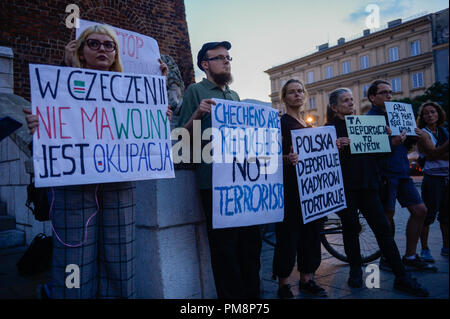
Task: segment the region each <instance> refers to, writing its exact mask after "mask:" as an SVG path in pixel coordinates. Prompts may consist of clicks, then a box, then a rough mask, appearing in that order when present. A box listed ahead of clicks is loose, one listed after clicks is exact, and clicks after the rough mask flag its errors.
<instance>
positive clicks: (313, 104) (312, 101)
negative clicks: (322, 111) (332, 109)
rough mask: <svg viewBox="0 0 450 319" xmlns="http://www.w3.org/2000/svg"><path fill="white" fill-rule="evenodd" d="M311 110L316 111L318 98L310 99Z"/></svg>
mask: <svg viewBox="0 0 450 319" xmlns="http://www.w3.org/2000/svg"><path fill="white" fill-rule="evenodd" d="M308 100H309V103H308V104H309V109H315V108H316V98H315V97H310V98H309V99H308Z"/></svg>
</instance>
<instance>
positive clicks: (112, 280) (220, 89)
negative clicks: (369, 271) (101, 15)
mask: <svg viewBox="0 0 450 319" xmlns="http://www.w3.org/2000/svg"><path fill="white" fill-rule="evenodd" d="M230 49H231V43H230V42H227V41H222V42H209V43H205V44H204V45H203V46H202V48H201V50H200V51H199V52H198V55H197V66H198V67H199V68H200V70H202V71H203V72H204V73H205V75H206V78H204V79H203V80H202V81H201V82H199V83H196V84H192V85H190V86H189V87H188V88H187V90H186V92H185V94H184V97H183V105H182V107H181V114H180V119H179V123H178V124H179V126H180V127H184V128H185V129H187V130H188V131H190V132H192V129H193V125H194V121H201V130H202V133H203V131H204V130H206V129H208V128H210V127H211V114H210V112H211V105H214V104H215V102H214V100H213V99H214V98H217V99H225V100H231V101H240V98H239V95H238V94H237V93H236V92H235V91H233V90H231V89H230V87H229V85H230V84H231V82H232V75H231V61H232V58H231V57H230V55H229V50H230ZM118 52H119V42H118V41H117V37H116V35H115V33H114V32H113V31H111V29H109V28H108V27H106V26H102V25H97V26H93V27H89V28H88V29H86V30H85V31H84V32H83V33H82V34H81V36H80V37H79V38H78V39H77V40H74V41H71V42H70V43H69V44H68V45H67V46H66V55H65V57H64V65H67V66H74V67H81V68H88V69H95V70H106V71H116V72H123V68H122V64H121V61H120V55H119V54H118ZM160 63H161V71H162V73H163V75H166V74H167V66H166V65H165V64H164V63H162V61H160ZM307 96H308V93H307V90H306V87H305V86H304V84H303V82H302V81H300V80H297V79H291V80H289V81H287V82H286V83H285V84H284V86H283V88H282V89H281V96H280V98H281V101H282V102H283V104H284V106H285V110H286V113H285V114H284V115H282V116H281V134H282V153H283V183H284V200H285V203H284V204H285V205H284V220H283V221H282V222H280V223H277V224H276V246H275V251H274V257H273V276H274V278H278V287H279V288H278V296H279V298H282V299H286V298H292V297H293V293H292V287H291V286H290V285H289V284H288V278H289V277H290V276H291V273H292V271H293V268H294V265H295V264H297V268H298V271H299V272H300V277H299V289H300V290H301V291H302V292H304V293H308V294H311V295H314V296H318V297H326V296H327V291H326V290H325V289H324V288H323V287H320V286H319V285H318V284H317V283H316V282H315V281H314V274H315V272H316V271H317V269H318V268H319V266H320V263H321V244H320V234H319V233H320V229H321V223H322V220H321V219H318V220H315V221H312V222H310V223H306V224H304V223H303V221H302V218H301V216H302V213H301V206H300V198H299V193H298V183H297V177H296V176H297V174H296V172H295V166H296V165H297V163H298V158H299V156H298V154H296V153H295V152H294V150H293V147H292V142H291V130H295V129H304V128H307V127H309V126H308V125H307V124H306V123H305V121H304V120H303V118H302V111H303V107H304V105H305V101H307ZM367 96H368V99H369V101H370V102H371V104H372V107H371V109H370V111H369V112H368V113H367V115H383V116H385V117H386V118H387V114H386V109H385V104H384V103H385V102H386V101H390V100H391V99H392V88H391V85H390V84H389V82H386V81H383V80H377V81H375V82H373V83H372V84H371V86H370V87H369V89H368V92H367ZM355 110H356V105H355V103H354V100H353V96H352V91H351V90H350V89H348V88H338V89H336V90H335V91H333V92H332V93H331V94H330V95H329V105H328V109H327V123H326V124H325V125H330V126H334V127H335V129H336V132H337V140H336V145H337V148H338V149H339V155H340V162H341V167H342V175H343V181H344V188H345V195H346V200H347V208H345V209H344V210H343V211H341V212H339V213H338V215H339V217H340V219H341V221H342V225H343V239H344V246H345V253H346V255H347V256H348V259H349V264H350V271H349V277H348V285H349V286H350V287H362V285H363V278H362V276H363V272H362V261H361V254H360V246H359V238H358V237H359V232H360V229H359V228H360V224H359V222H358V210H359V211H361V213H362V214H363V215H364V217H365V218H366V220H367V222H368V224H369V226H370V228H371V229H372V231H373V232H374V234H375V237H376V240H377V243H378V245H379V247H380V250H381V253H382V257H381V260H380V267H381V268H383V269H389V270H391V271H392V272H393V273H394V275H395V280H394V289H397V290H400V291H404V292H406V293H409V294H411V295H415V296H420V297H426V296H428V294H429V292H428V290H427V289H426V288H424V287H423V286H422V285H421V284H419V283H418V281H417V280H416V279H415V278H413V277H412V276H411V275H410V273H409V272H407V270H408V268H414V269H416V270H420V271H436V268H435V267H433V266H432V265H431V264H430V262H433V257H432V256H431V254H430V250H429V247H428V241H427V239H428V233H429V225H430V224H431V223H433V221H434V219H435V218H436V216H437V215H438V220H439V222H440V225H441V230H442V237H443V247H442V250H441V253H442V255H446V256H448V196H447V192H448V163H449V162H448V143H449V142H448V139H449V136H448V130H447V129H446V128H445V127H444V126H443V124H444V123H445V112H443V110H442V108H441V107H440V106H439V104H437V103H434V102H427V103H425V104H424V105H422V106H421V108H420V110H419V116H418V119H417V126H418V129H417V130H416V133H417V137H415V138H413V137H407V136H406V134H405V133H402V134H401V135H399V136H390V137H389V140H390V145H391V149H392V151H391V152H390V153H381V154H376V155H374V154H356V155H355V154H351V152H350V150H349V145H350V139H349V137H348V132H347V129H346V125H345V120H344V117H345V116H346V115H351V114H355ZM24 112H26V113H27V122H28V126H29V129H30V133H32V134H33V133H34V131H35V130H36V128H37V125H38V118H37V117H36V115H33V114H31V111H30V110H24ZM171 115H172V113H171V111H170V110H168V116H169V117H171ZM387 130H388V133H390V130H389V128H388V127H387ZM202 135H203V134H202ZM208 142H209V141H207V140H202V146H204V145H206V144H207V143H208ZM411 143H417V145H418V149H419V151H420V153H421V159H422V162H423V165H424V168H423V172H424V179H423V183H422V196H421V195H420V194H419V192H418V191H417V189H416V187H415V185H414V183H413V181H412V180H411V178H410V176H409V161H408V158H407V149H408V147H409V145H411ZM200 157H201V154H200ZM196 178H197V186H198V189H199V190H200V194H201V199H202V204H203V209H204V213H205V218H206V224H207V234H208V241H209V247H210V253H211V265H212V271H213V275H214V281H215V286H216V291H217V296H218V298H220V299H228V298H232V299H248V298H250V299H257V298H260V266H261V263H260V253H261V246H262V243H261V234H260V229H259V226H247V227H231V228H223V229H214V228H213V227H212V215H213V211H212V164H210V163H206V162H203V161H202V162H201V163H200V164H198V165H197V167H196ZM49 198H50V200H51V221H52V225H53V227H54V228H53V231H54V236H53V238H54V240H53V243H54V251H53V265H52V281H51V282H50V283H48V284H46V285H43V286H42V291H41V292H42V295H44V296H46V297H48V298H133V297H135V293H136V292H135V286H134V279H135V278H134V277H135V258H136V252H135V183H134V182H123V183H107V184H97V185H77V186H63V187H54V188H53V189H52V191H51V192H49ZM422 198H423V201H422ZM397 200H398V201H399V203H400V204H401V205H402V206H403V207H407V209H408V211H409V212H410V217H409V220H408V223H407V227H406V252H405V254H404V256H403V257H401V255H400V252H399V249H398V247H397V245H396V242H395V240H394V229H395V225H394V213H395V203H396V201H397ZM85 227H86V229H87V232H86V236H84V237H83V235H84V233H83V231H80V229H84V228H85ZM80 234H81V235H80ZM419 239H420V242H421V247H422V251H421V254H420V255H419V254H417V253H416V249H417V244H418V242H419ZM67 264H77V265H79V266H80V274H81V276H82V277H81V278H82V280H81V286H80V288H78V289H68V288H67V287H66V286H65V276H66V273H65V267H66V265H67Z"/></svg>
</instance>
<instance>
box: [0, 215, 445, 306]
mask: <svg viewBox="0 0 450 319" xmlns="http://www.w3.org/2000/svg"><path fill="white" fill-rule="evenodd" d="M408 216H409V213H408V211H407V210H406V209H401V208H400V207H397V212H396V217H395V221H396V242H397V245H398V246H399V249H400V253H401V254H402V255H403V254H404V252H405V225H406V221H407V219H408ZM429 244H430V248H431V251H432V254H433V256H434V257H435V259H436V263H435V265H436V266H437V268H438V273H418V272H414V276H415V277H417V278H418V279H419V281H420V282H421V283H422V284H423V285H424V286H425V287H427V288H428V290H429V291H430V297H429V298H433V299H449V260H448V257H443V256H441V255H440V249H441V245H442V238H441V232H440V229H439V224H438V223H437V222H436V223H434V224H433V225H432V226H431V230H430V239H429ZM419 250H420V244H419ZM23 252H24V248H16V249H10V250H3V251H0V299H10V298H26V299H33V298H36V286H37V285H38V284H39V283H44V282H47V281H49V280H50V274H49V273H44V274H41V275H37V276H32V277H20V276H19V275H18V274H17V271H16V266H15V264H16V262H17V261H18V260H19V258H20V257H21V256H22V254H23ZM272 258H273V247H272V246H270V245H268V244H266V243H264V244H263V250H262V255H261V259H262V286H263V289H264V293H263V298H264V299H272V298H277V288H278V287H277V283H276V281H274V280H272V278H271V277H272ZM374 263H376V264H378V261H376V262H374ZM348 270H349V267H348V265H347V264H345V263H343V262H341V261H339V260H337V259H336V258H334V257H332V256H331V255H329V254H328V253H327V252H326V251H325V249H323V252H322V263H321V265H320V268H319V270H318V271H317V274H316V281H317V282H318V283H319V284H320V285H322V286H323V287H324V288H326V289H327V291H328V294H329V297H328V298H332V299H335V298H336V299H341V298H342V299H399V298H400V299H402V298H403V299H404V298H408V299H409V298H413V297H411V296H409V295H406V294H404V293H400V292H397V291H394V290H393V282H394V276H393V274H392V273H390V272H386V271H383V270H381V271H380V288H373V289H368V288H359V289H351V288H349V287H348V285H347V277H348ZM298 279H299V274H298V272H297V271H294V272H293V273H292V275H291V277H290V283H291V285H292V286H293V287H292V293H293V294H294V296H295V298H306V297H308V296H303V295H302V294H301V293H299V291H298Z"/></svg>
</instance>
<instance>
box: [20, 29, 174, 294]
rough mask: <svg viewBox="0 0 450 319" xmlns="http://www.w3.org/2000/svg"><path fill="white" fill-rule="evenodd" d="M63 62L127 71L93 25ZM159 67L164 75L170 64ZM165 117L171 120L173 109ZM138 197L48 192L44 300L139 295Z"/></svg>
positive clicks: (115, 189)
mask: <svg viewBox="0 0 450 319" xmlns="http://www.w3.org/2000/svg"><path fill="white" fill-rule="evenodd" d="M64 62H65V64H66V65H69V66H73V67H80V68H86V69H93V70H101V71H115V72H123V67H122V62H121V59H120V55H119V42H118V39H117V36H116V34H115V32H114V31H113V30H112V29H110V28H109V27H107V26H104V25H95V26H92V27H89V28H87V29H86V30H85V31H84V32H83V33H82V34H81V35H80V37H79V39H78V40H74V41H71V42H70V43H69V44H68V45H67V46H66V54H65V58H64ZM160 63H161V71H162V73H163V75H164V76H165V75H167V71H168V70H167V66H166V65H165V64H163V63H162V62H161V60H160ZM24 112H25V113H27V114H28V115H27V123H28V127H29V129H30V133H31V134H33V133H34V131H35V130H36V128H37V126H38V118H37V116H36V115H33V114H31V112H30V111H29V110H24ZM167 115H168V116H169V118H171V116H172V113H171V111H170V110H168V111H167ZM135 197H136V192H135V183H134V182H121V183H105V184H97V185H95V184H90V185H75V186H62V187H54V188H52V189H51V190H50V191H49V200H50V203H51V207H50V219H51V224H52V228H53V261H52V281H51V282H50V283H49V284H46V285H43V286H42V287H41V289H40V291H38V293H41V294H42V297H44V298H45V297H49V298H133V297H135V284H134V277H135V260H136V257H135V206H136V204H135ZM71 265H76V266H78V267H79V278H80V282H79V287H76V288H71V289H69V288H67V285H66V282H67V280H69V281H70V277H69V276H70V275H71V272H73V270H72V269H73V268H71V267H73V266H71ZM68 266H69V271H68V270H67V267H68ZM66 271H68V272H66ZM69 286H70V285H69Z"/></svg>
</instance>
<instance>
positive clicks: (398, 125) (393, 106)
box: [384, 102, 417, 136]
mask: <svg viewBox="0 0 450 319" xmlns="http://www.w3.org/2000/svg"><path fill="white" fill-rule="evenodd" d="M384 105H385V106H386V112H387V115H388V120H389V128H390V129H391V130H392V136H395V135H400V134H401V133H402V132H403V131H406V135H413V136H417V134H416V133H415V132H414V129H415V128H416V127H417V126H416V118H415V117H414V112H413V109H412V106H411V104H406V103H400V102H384Z"/></svg>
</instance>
